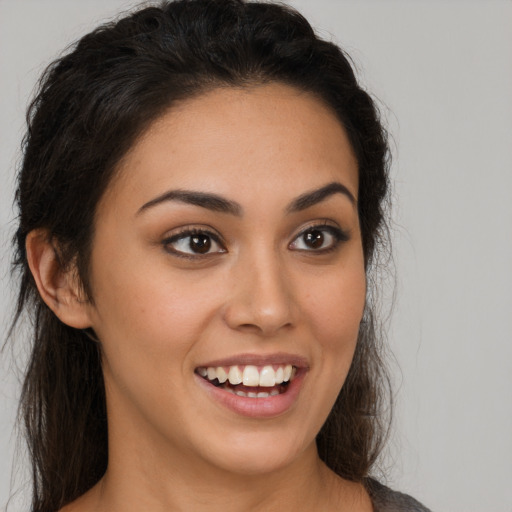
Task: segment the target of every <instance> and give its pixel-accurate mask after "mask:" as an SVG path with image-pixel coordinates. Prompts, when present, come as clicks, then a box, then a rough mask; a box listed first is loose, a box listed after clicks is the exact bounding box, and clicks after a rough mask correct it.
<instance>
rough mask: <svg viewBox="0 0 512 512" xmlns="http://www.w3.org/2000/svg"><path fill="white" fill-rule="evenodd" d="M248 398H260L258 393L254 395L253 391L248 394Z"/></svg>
mask: <svg viewBox="0 0 512 512" xmlns="http://www.w3.org/2000/svg"><path fill="white" fill-rule="evenodd" d="M247 396H248V397H249V398H257V397H258V393H254V392H253V391H249V393H247Z"/></svg>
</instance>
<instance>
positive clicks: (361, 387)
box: [14, 0, 388, 512]
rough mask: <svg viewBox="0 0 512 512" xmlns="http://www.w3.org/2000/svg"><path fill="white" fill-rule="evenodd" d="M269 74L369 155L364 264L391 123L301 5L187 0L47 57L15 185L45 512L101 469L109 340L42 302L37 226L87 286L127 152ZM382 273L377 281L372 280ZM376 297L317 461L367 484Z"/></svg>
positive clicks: (382, 384) (375, 235)
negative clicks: (216, 91)
mask: <svg viewBox="0 0 512 512" xmlns="http://www.w3.org/2000/svg"><path fill="white" fill-rule="evenodd" d="M269 82H280V83H285V84H288V85H291V86H292V87H295V88H297V89H300V90H302V91H307V92H309V93H311V94H314V95H315V96H316V97H317V98H319V99H320V100H321V101H323V102H324V103H325V104H326V105H328V106H329V107H330V108H331V109H332V110H333V111H334V112H335V113H336V114H337V116H338V118H339V120H340V122H341V123H342V124H343V126H344V127H345V130H346V132H347V134H348V137H349V140H350V142H351V144H352V146H353V149H354V151H355V154H356V156H357V161H358V165H359V205H358V207H359V217H360V225H361V231H362V240H363V250H364V256H365V264H366V269H367V274H368V276H371V273H372V271H373V267H374V263H375V257H376V255H377V254H378V250H379V247H380V242H381V240H382V236H383V232H384V227H385V224H384V212H383V210H384V206H385V201H386V193H387V188H388V146H387V140H386V133H385V130H384V129H383V127H382V125H381V123H380V121H379V116H378V112H377V109H376V107H375V105H374V102H373V101H372V99H371V98H370V96H369V95H368V94H367V93H366V92H365V91H364V90H363V88H362V87H361V86H360V85H359V84H358V82H357V80H356V77H355V75H354V72H353V70H352V67H351V65H350V62H349V59H348V58H347V56H346V55H345V54H344V53H343V51H342V50H341V49H340V48H338V47H337V46H336V45H334V44H332V43H330V42H326V41H323V40H321V39H320V38H318V37H317V36H316V35H315V33H314V31H313V29H312V28H311V26H310V25H309V23H308V22H307V21H306V20H305V19H304V18H303V17H302V16H301V15H300V14H298V13H297V12H296V11H294V10H293V9H291V8H289V7H285V6H282V5H277V4H271V3H260V2H245V1H243V0H179V1H175V2H163V3H161V4H159V5H158V6H154V7H147V8H143V9H140V10H137V11H136V12H134V13H133V14H131V15H128V16H126V17H124V18H122V19H120V20H119V21H117V22H113V23H109V24H106V25H104V26H101V27H99V28H98V29H96V30H94V31H93V32H91V33H89V34H87V35H86V36H84V37H83V38H82V39H81V40H80V41H78V43H77V44H76V45H74V47H73V48H72V49H71V50H70V51H68V53H67V54H65V55H64V56H62V57H61V58H60V59H58V60H57V61H55V62H54V63H53V64H51V65H50V66H49V67H48V69H47V70H46V72H45V73H44V75H43V77H42V78H41V81H40V83H39V90H38V93H37V95H36V97H35V99H34V100H33V102H32V103H31V105H30V108H29V110H28V115H27V122H28V131H27V134H26V137H25V139H24V147H23V150H24V159H23V163H22V166H21V169H20V172H19V176H18V189H17V195H16V201H17V206H18V209H19V226H18V230H17V233H16V235H15V245H16V257H15V261H14V267H15V269H16V271H17V272H18V273H19V275H20V286H19V296H18V302H17V315H16V319H15V321H14V324H16V322H17V321H18V319H19V318H20V315H21V314H22V313H23V312H24V311H26V312H28V314H29V315H31V316H32V318H33V333H32V340H31V342H32V349H31V350H32V352H31V356H30V361H29V365H28V369H27V372H26V377H25V381H24V385H23V390H22V399H21V407H20V412H21V415H22V418H23V421H24V425H25V434H26V439H27V442H28V447H29V452H30V456H31V460H32V469H33V503H32V510H33V511H34V512H36V511H37V512H55V510H57V509H59V508H61V507H62V506H64V505H65V504H67V503H69V502H71V501H72V500H74V499H75V498H77V497H78V496H80V495H81V494H83V493H84V492H85V491H87V490H88V489H89V488H90V487H92V486H93V485H94V484H95V483H96V482H97V481H98V480H99V479H100V478H101V476H102V475H103V474H104V472H105V470H106V468H107V462H108V446H107V417H106V407H105V391H104V385H103V377H102V369H101V352H100V351H101V342H100V343H97V342H95V341H93V340H91V337H90V333H88V332H86V331H80V330H76V329H73V328H71V327H69V326H67V325H65V324H63V323H62V322H60V321H59V320H58V319H57V317H56V316H55V315H54V314H53V313H52V311H51V310H50V309H49V308H48V307H47V306H46V304H45V303H44V302H43V301H42V299H41V298H40V296H39V294H38V292H37V288H36V286H35V282H34V279H33V277H32V275H31V273H30V270H29V268H28V264H27V256H26V252H25V239H26V236H27V234H28V233H29V232H30V231H32V230H34V229H38V228H43V229H45V230H46V232H47V233H48V237H49V239H50V240H53V241H55V246H56V247H58V257H59V259H60V263H61V265H62V266H63V267H66V266H67V265H70V264H75V265H76V266H77V268H78V273H79V277H80V279H81V283H82V285H83V289H84V292H85V295H86V297H87V298H88V299H89V300H93V297H92V296H91V294H90V289H89V286H88V275H89V259H90V252H91V242H92V239H93V237H94V215H95V210H96V206H97V204H98V201H99V199H100V198H101V197H102V195H103V193H104V191H105V189H106V187H108V184H109V182H110V181H111V179H112V176H113V174H114V172H115V168H116V164H117V163H118V162H119V160H120V159H121V158H122V157H123V155H124V154H125V153H126V152H127V151H128V149H129V148H130V147H131V146H132V145H133V144H134V142H135V141H136V140H137V138H138V137H139V136H140V135H141V133H143V132H144V130H145V129H146V128H147V127H148V126H149V125H150V123H152V122H153V121H154V120H155V119H157V118H158V117H159V116H160V115H162V114H163V113H164V112H165V111H167V110H168V109H169V108H171V107H172V106H173V104H175V102H176V101H178V100H181V99H185V98H190V97H192V96H194V95H198V94H201V93H202V92H205V91H207V90H210V89H212V88H216V87H226V86H236V87H244V86H250V85H257V84H263V83H269ZM369 282H370V283H371V279H369ZM372 311H373V310H372V301H371V294H369V295H368V300H367V305H366V310H365V315H364V318H363V321H362V323H361V328H360V333H359V339H358V343H357V348H356V353H355V357H354V360H353V363H352V366H351V369H350V372H349V374H348V377H347V380H346V382H345V384H344V386H343V389H342V390H341V392H340V394H339V397H338V399H337V401H336V404H335V406H334V408H333V410H332V412H331V414H330V415H329V417H328V419H327V421H326V423H325V425H324V426H323V428H322V430H321V431H320V433H319V434H318V437H317V445H318V450H319V453H320V457H321V458H322V459H323V460H324V461H325V462H326V463H327V464H328V465H329V466H330V467H331V468H332V469H333V470H334V471H336V472H337V473H338V474H339V475H341V476H342V477H344V478H348V479H350V480H354V481H362V480H363V479H364V478H365V477H366V476H367V475H368V472H369V469H370V467H371V466H372V464H373V463H374V461H375V459H376V457H377V455H378V453H379V450H380V447H381V442H382V440H383V438H384V437H385V433H386V429H387V423H386V420H385V419H383V418H384V417H383V415H382V406H383V405H387V402H386V389H387V379H386V373H385V371H384V369H383V364H382V361H381V358H380V348H379V343H380V342H379V337H378V336H376V332H378V329H377V328H376V324H375V320H374V317H373V313H372Z"/></svg>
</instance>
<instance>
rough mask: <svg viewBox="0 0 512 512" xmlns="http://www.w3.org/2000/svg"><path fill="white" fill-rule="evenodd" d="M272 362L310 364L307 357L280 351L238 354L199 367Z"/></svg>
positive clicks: (256, 364) (268, 363)
mask: <svg viewBox="0 0 512 512" xmlns="http://www.w3.org/2000/svg"><path fill="white" fill-rule="evenodd" d="M270 364H291V365H292V366H295V367H297V368H307V367H308V366H309V364H308V361H307V359H306V358H305V357H303V356H299V355H297V354H287V353H284V352H279V353H274V354H237V355H234V356H230V357H225V358H222V359H215V360H214V361H209V362H207V363H204V364H200V365H198V366H197V368H208V367H218V366H235V365H242V366H243V365H254V366H265V365H270Z"/></svg>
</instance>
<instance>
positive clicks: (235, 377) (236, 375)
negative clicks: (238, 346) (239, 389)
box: [228, 366, 242, 386]
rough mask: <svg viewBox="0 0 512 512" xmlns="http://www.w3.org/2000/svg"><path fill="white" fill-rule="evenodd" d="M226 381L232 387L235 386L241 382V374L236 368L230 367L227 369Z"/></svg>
mask: <svg viewBox="0 0 512 512" xmlns="http://www.w3.org/2000/svg"><path fill="white" fill-rule="evenodd" d="M228 379H229V383H230V384H232V385H233V386H236V385H237V384H240V383H241V382H242V372H241V371H240V368H238V366H231V367H230V368H229V373H228Z"/></svg>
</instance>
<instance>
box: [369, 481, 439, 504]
mask: <svg viewBox="0 0 512 512" xmlns="http://www.w3.org/2000/svg"><path fill="white" fill-rule="evenodd" d="M365 486H366V490H367V491H368V494H369V495H370V498H371V500H372V503H373V507H374V512H431V511H430V510H429V509H428V508H427V507H425V506H424V505H422V504H421V503H420V502H419V501H417V500H415V499H414V498H412V497H411V496H409V495H408V494H403V493H401V492H397V491H393V490H391V489H390V488H389V487H386V486H385V485H382V484H381V483H380V482H377V480H373V479H372V478H368V479H367V480H366V482H365Z"/></svg>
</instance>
